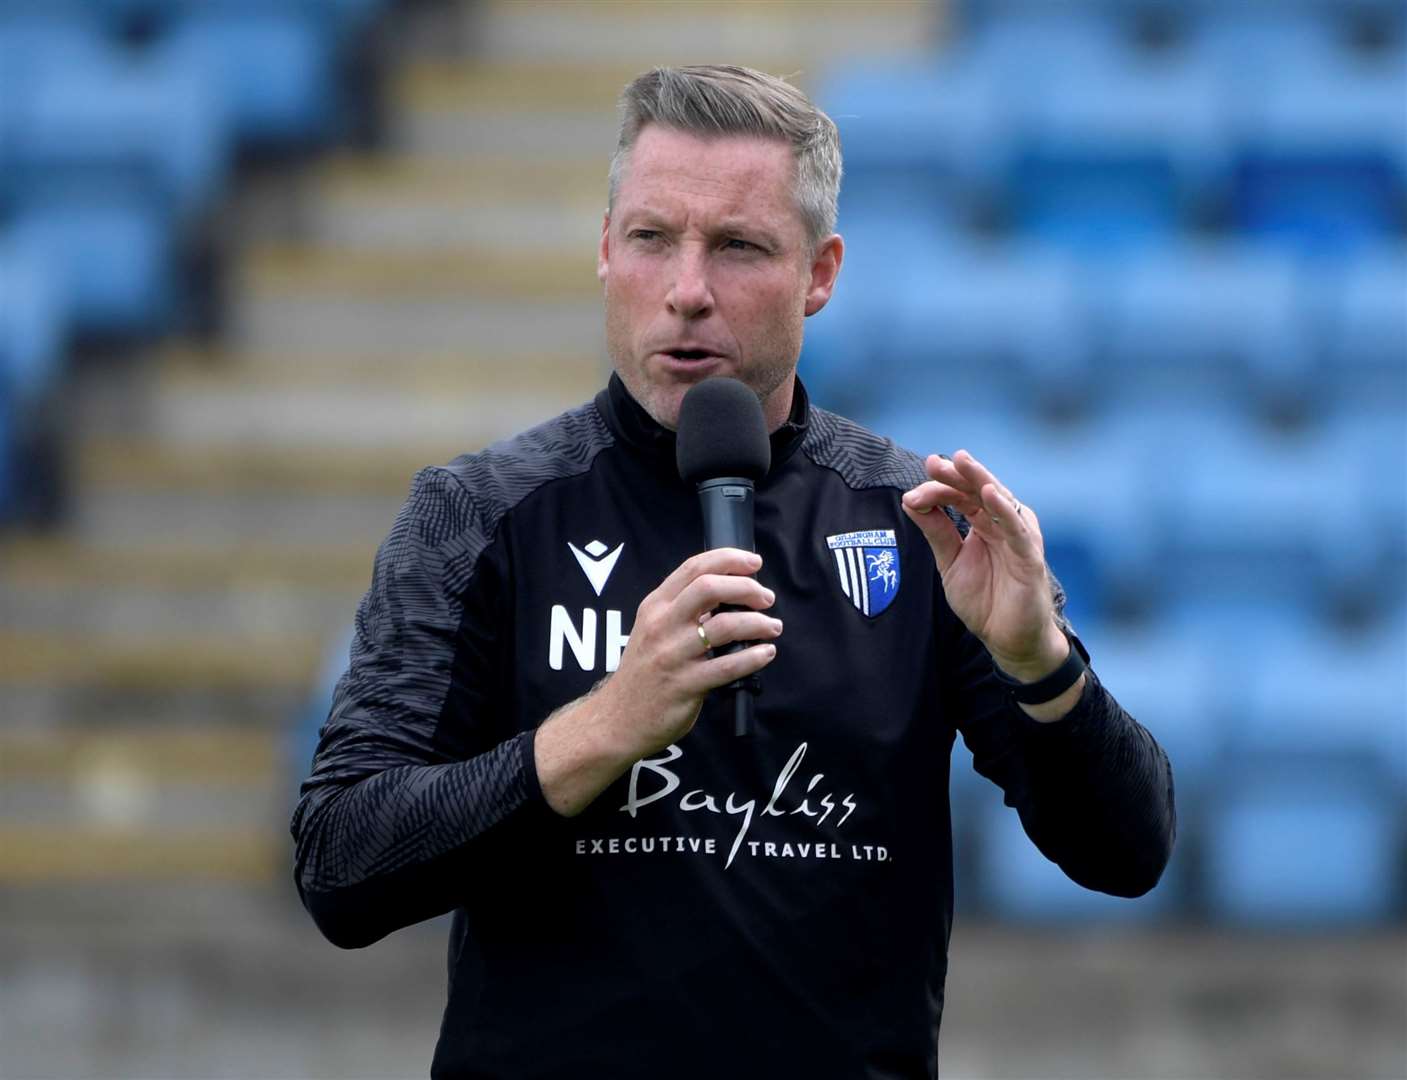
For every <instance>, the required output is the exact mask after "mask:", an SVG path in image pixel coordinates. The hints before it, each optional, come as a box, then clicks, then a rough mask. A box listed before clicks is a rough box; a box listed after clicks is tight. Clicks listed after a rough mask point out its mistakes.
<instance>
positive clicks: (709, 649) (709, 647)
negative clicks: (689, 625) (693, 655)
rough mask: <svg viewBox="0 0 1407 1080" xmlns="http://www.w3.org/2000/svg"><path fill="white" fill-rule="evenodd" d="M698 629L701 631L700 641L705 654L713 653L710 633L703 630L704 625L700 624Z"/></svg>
mask: <svg viewBox="0 0 1407 1080" xmlns="http://www.w3.org/2000/svg"><path fill="white" fill-rule="evenodd" d="M697 629H698V631H699V640H700V641H702V642H703V647H704V652H706V653H708V652H713V642H711V641H709V640H708V631H707V630H705V629H704V628H703V623H699V625H698V627H697Z"/></svg>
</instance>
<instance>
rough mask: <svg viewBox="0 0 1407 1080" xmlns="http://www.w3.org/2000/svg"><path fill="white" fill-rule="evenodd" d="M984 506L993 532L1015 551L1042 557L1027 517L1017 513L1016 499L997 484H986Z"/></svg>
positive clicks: (983, 491) (983, 492)
mask: <svg viewBox="0 0 1407 1080" xmlns="http://www.w3.org/2000/svg"><path fill="white" fill-rule="evenodd" d="M982 504H983V506H984V508H985V509H986V515H985V516H986V518H987V520H988V521H989V522H990V523H991V526H992V529H993V532H994V533H995V535H996V536H998V537H1000V538H1001V539H1002V540H1004V541H1005V542H1006V543H1007V544H1008V545H1009V546H1010V547H1011V549H1012V550H1013V551H1015V552H1016V553H1018V554H1020V555H1025V556H1037V557H1038V556H1039V555H1040V550H1039V548H1038V547H1037V544H1036V536H1035V534H1034V533H1033V532H1032V531H1031V529H1030V528H1029V527H1028V525H1027V523H1026V520H1025V517H1024V516H1023V515H1021V514H1019V513H1017V505H1016V500H1015V499H1013V498H1012V497H1011V496H1010V495H1007V494H1004V493H1003V492H1002V491H1001V490H1000V489H998V487H997V485H996V484H986V485H984V486H983V488H982Z"/></svg>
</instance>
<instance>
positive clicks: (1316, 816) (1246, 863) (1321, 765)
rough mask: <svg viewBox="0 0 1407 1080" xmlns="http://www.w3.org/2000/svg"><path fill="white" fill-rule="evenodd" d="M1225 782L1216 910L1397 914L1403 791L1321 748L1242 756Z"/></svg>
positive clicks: (1257, 915)
mask: <svg viewBox="0 0 1407 1080" xmlns="http://www.w3.org/2000/svg"><path fill="white" fill-rule="evenodd" d="M1326 722H1328V723H1332V717H1329V718H1326ZM1219 790H1220V792H1221V797H1220V798H1219V799H1218V800H1217V803H1216V806H1215V808H1214V810H1213V822H1212V826H1211V828H1210V829H1209V830H1208V833H1207V836H1206V838H1205V849H1204V857H1203V872H1204V875H1205V883H1204V888H1205V898H1206V903H1207V908H1208V911H1209V913H1210V914H1212V915H1213V916H1214V917H1216V918H1218V919H1221V920H1225V921H1227V922H1230V923H1234V924H1241V925H1250V926H1256V927H1270V926H1277V927H1287V928H1294V929H1311V928H1316V927H1322V926H1343V925H1360V924H1363V923H1370V924H1371V923H1383V922H1387V921H1388V920H1389V919H1391V918H1393V917H1394V916H1396V915H1397V913H1398V911H1399V910H1400V906H1401V901H1402V877H1401V873H1400V869H1399V858H1400V850H1401V841H1402V820H1403V811H1404V806H1403V800H1402V798H1401V794H1400V792H1399V791H1393V790H1392V788H1391V787H1390V786H1388V785H1386V784H1383V783H1374V782H1373V779H1372V774H1371V773H1370V772H1364V771H1363V770H1361V769H1358V768H1355V767H1354V766H1353V765H1352V763H1349V762H1343V763H1339V762H1334V761H1331V760H1326V759H1325V758H1323V757H1320V756H1315V757H1312V758H1309V759H1306V760H1301V761H1299V762H1285V761H1280V762H1265V763H1261V764H1260V766H1259V767H1256V766H1255V765H1253V764H1252V763H1251V762H1246V761H1238V762H1235V763H1233V764H1232V765H1231V766H1230V767H1229V768H1228V770H1227V773H1226V775H1225V779H1224V780H1223V781H1222V782H1221V784H1220V785H1219Z"/></svg>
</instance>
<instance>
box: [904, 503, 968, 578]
mask: <svg viewBox="0 0 1407 1080" xmlns="http://www.w3.org/2000/svg"><path fill="white" fill-rule="evenodd" d="M901 505H902V506H903V508H904V513H905V514H907V515H908V518H909V520H910V521H912V522H913V523H914V524H915V525H917V526H918V527H919V530H920V531H921V532H922V533H923V538H924V539H925V540H927V541H928V546H929V547H930V548H932V549H933V558H934V559H935V560H936V561H937V563H938V574H939V576H940V577H941V576H942V575H944V574H946V573H947V572H948V567H950V566H952V565H953V560H955V559H956V558H957V557H958V555H959V553H960V552H961V551H962V534H961V533H959V532H958V528H957V526H956V525H954V524H953V521H952V518H950V517H948V515H947V514H943V513H937V514H935V513H932V512H930V511H925V510H922V509H920V508H918V507H916V506H910V505H909V504H908V502H907V499H906V500H905V502H904V503H902V504H901Z"/></svg>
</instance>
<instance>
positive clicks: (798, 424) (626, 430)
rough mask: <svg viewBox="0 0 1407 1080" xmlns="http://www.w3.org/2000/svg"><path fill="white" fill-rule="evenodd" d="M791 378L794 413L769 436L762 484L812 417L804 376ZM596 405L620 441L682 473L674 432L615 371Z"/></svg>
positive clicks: (793, 447) (663, 467)
mask: <svg viewBox="0 0 1407 1080" xmlns="http://www.w3.org/2000/svg"><path fill="white" fill-rule="evenodd" d="M792 377H793V378H794V379H795V380H796V382H795V385H794V386H793V387H792V397H791V413H790V414H789V415H788V416H787V418H786V420H785V421H784V422H783V423H782V426H781V427H779V428H777V430H776V431H774V432H772V434H771V436H770V440H771V443H772V467H771V469H769V470H768V473H767V476H765V477H763V479H762V482H761V484H759V485H758V486H759V487H761V486H765V485H766V483H767V482H768V480H770V479H771V478H772V476H773V475H775V474H776V473H777V471H778V470H779V469H780V468H781V466H782V465H783V464H784V463H785V462H786V460H787V459H788V458H789V457H791V455H792V454H793V453H795V452H796V449H797V447H799V446H800V445H801V441H802V439H804V438H805V437H806V428H807V425H808V424H809V422H810V417H811V399H810V397H809V395H807V393H806V387H804V386H803V385H802V384H801V379H799V378H797V377H796V376H795V375H793V376H792ZM596 408H597V410H598V411H599V412H600V413H601V415H602V416H603V417H604V418H605V420H606V424H607V426H609V427H610V429H611V431H612V432H613V433H614V434H615V436H616V438H617V439H618V440H619V441H620V442H622V443H625V444H626V445H628V446H629V447H631V448H632V449H633V450H635V451H637V452H638V453H639V454H640V455H641V457H643V458H644V459H646V460H648V461H649V462H650V463H651V464H653V465H654V466H656V467H657V468H659V469H660V470H661V471H665V472H668V473H669V474H670V475H672V476H674V477H676V478H677V477H678V476H679V472H678V466H677V465H676V463H675V457H674V443H675V436H674V432H672V431H670V430H669V429H668V428H666V427H664V426H663V425H661V424H660V423H659V422H658V421H656V420H655V418H654V417H653V416H651V415H650V414H649V413H647V412H646V411H645V410H644V409H643V408H642V407H641V406H640V403H639V402H638V401H636V400H635V399H634V398H633V397H631V396H630V391H629V390H627V389H626V388H625V383H624V382H622V381H621V377H620V376H619V375H618V374H616V373H615V372H612V373H611V378H610V381H609V382H608V383H607V384H606V388H605V389H604V390H602V391H601V392H600V393H598V394H597V395H596Z"/></svg>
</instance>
